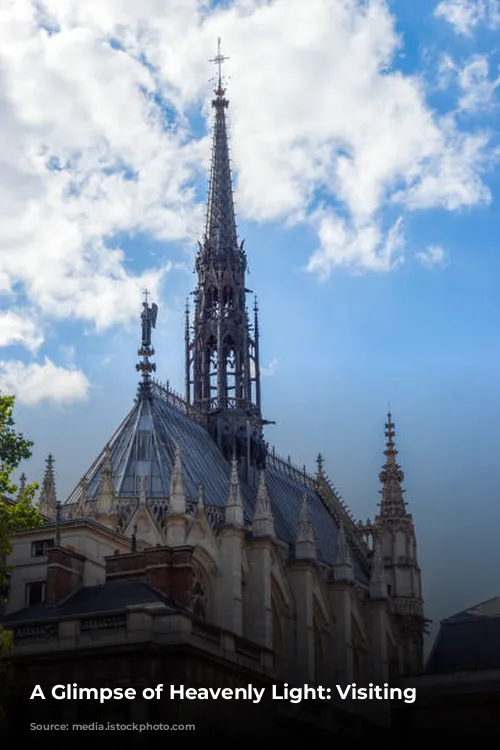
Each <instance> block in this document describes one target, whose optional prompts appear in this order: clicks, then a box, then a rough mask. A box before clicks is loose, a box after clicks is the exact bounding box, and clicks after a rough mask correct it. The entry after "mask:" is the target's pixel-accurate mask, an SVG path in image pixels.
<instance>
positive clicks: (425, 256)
mask: <svg viewBox="0 0 500 750" xmlns="http://www.w3.org/2000/svg"><path fill="white" fill-rule="evenodd" d="M415 257H416V258H417V260H418V261H419V262H420V263H421V264H422V265H423V266H424V268H428V269H431V268H444V267H445V266H446V265H448V261H447V258H446V253H445V251H444V250H443V248H442V247H440V246H439V245H430V246H429V247H427V248H426V249H425V250H424V251H423V252H421V253H416V255H415Z"/></svg>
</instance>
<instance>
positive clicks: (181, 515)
mask: <svg viewBox="0 0 500 750" xmlns="http://www.w3.org/2000/svg"><path fill="white" fill-rule="evenodd" d="M216 61H217V62H218V63H219V78H218V83H217V86H216V89H215V92H214V93H215V96H214V99H213V101H212V106H213V109H214V112H215V124H214V135H213V149H212V165H211V172H210V187H209V195H208V206H207V220H206V227H205V233H204V236H203V239H202V241H201V242H200V244H199V248H198V253H197V257H196V271H197V275H198V284H197V287H196V289H195V291H194V310H193V311H190V310H189V309H187V310H186V327H185V344H186V346H185V349H186V384H185V385H186V393H185V396H184V397H181V396H179V395H178V394H176V393H174V392H173V391H172V390H171V389H170V388H169V387H168V386H164V385H162V384H161V383H160V382H158V381H157V380H155V379H154V378H153V373H154V371H155V365H154V363H153V361H152V360H153V358H154V349H153V346H152V332H153V330H154V329H155V327H156V325H157V317H158V309H157V307H156V305H154V304H153V305H151V304H150V303H149V302H148V299H147V297H146V299H145V301H144V303H143V308H142V315H141V324H142V336H141V346H140V348H139V357H140V362H139V364H138V365H137V369H138V371H139V372H140V383H139V388H138V392H137V396H136V399H135V402H134V404H133V406H132V408H131V410H130V412H129V413H128V414H127V416H126V417H125V419H124V420H123V422H122V424H121V425H120V426H119V427H118V429H117V430H116V432H115V434H114V435H113V436H112V437H111V439H110V440H109V441H108V442H107V444H106V445H105V446H104V447H103V449H102V450H101V452H100V453H99V454H98V455H97V458H96V460H95V461H94V463H93V464H92V466H90V467H89V469H88V471H87V472H86V473H85V475H84V477H83V479H82V480H81V482H79V484H78V486H77V487H76V488H75V490H74V491H73V492H72V493H71V495H70V496H69V498H68V499H67V501H66V502H65V503H63V504H62V505H61V506H59V505H58V504H57V503H56V494H55V483H54V474H53V462H52V459H50V460H49V461H48V463H47V471H46V476H45V481H44V484H43V488H42V494H41V500H40V507H41V510H42V511H43V513H44V514H45V515H46V516H47V517H48V518H49V519H52V521H50V522H48V523H47V524H46V525H45V526H44V527H42V528H41V529H37V530H36V531H33V532H27V533H25V534H20V535H18V536H17V537H16V538H15V539H14V551H13V555H12V559H11V561H10V562H11V564H12V566H13V579H12V587H11V597H10V603H9V606H8V610H7V611H8V615H9V616H8V622H9V624H10V626H11V627H12V628H13V630H14V634H15V639H16V640H15V642H16V648H15V651H14V659H15V660H16V659H17V660H19V663H21V661H22V660H23V659H25V660H26V664H28V663H29V665H31V666H30V669H32V670H35V671H36V669H38V667H39V666H40V664H42V663H43V659H44V658H45V657H46V656H47V655H48V654H49V653H54V652H57V654H58V659H59V660H61V659H62V654H63V653H64V654H65V657H64V658H66V659H67V660H69V661H67V663H68V664H69V663H71V664H73V665H76V666H75V670H76V672H75V674H86V672H85V669H87V670H89V669H90V667H89V664H90V662H86V661H85V660H82V658H81V657H80V656H79V654H86V655H89V654H92V659H95V658H97V657H96V653H97V651H98V647H99V648H100V647H101V646H105V647H106V653H110V651H109V650H110V649H115V650H116V649H118V651H120V649H121V650H122V651H123V650H125V648H126V647H128V648H129V649H132V650H133V649H136V650H135V651H134V653H135V654H136V656H134V658H137V659H139V661H140V663H141V664H142V665H143V667H144V670H145V672H144V674H143V675H142V676H143V677H144V679H146V677H147V681H148V684H151V679H152V673H151V672H148V671H147V670H148V669H150V670H153V672H154V669H155V667H154V663H155V662H154V659H153V657H152V656H151V661H148V659H149V657H150V655H151V654H153V655H155V654H157V651H158V649H160V651H161V653H162V654H165V653H166V649H167V650H168V649H170V651H171V650H172V649H174V647H175V648H177V649H180V648H181V646H182V648H186V649H188V650H189V653H190V654H196V659H197V660H198V662H197V663H198V667H194V666H193V668H192V671H191V672H190V675H191V677H188V676H186V675H184V677H183V679H184V682H188V681H189V680H191V681H195V682H196V681H197V680H198V682H200V683H203V682H204V683H205V684H209V683H210V680H211V679H212V680H214V679H216V676H215V675H216V672H217V669H218V670H219V671H221V670H222V671H221V674H222V673H224V674H225V675H226V677H224V678H222V677H221V678H220V679H223V680H224V679H227V680H233V681H235V680H236V681H237V680H241V679H243V680H246V681H248V679H249V677H248V676H250V680H254V681H257V680H262V681H264V682H265V681H266V680H267V681H268V682H270V681H274V682H276V681H278V682H279V681H280V680H281V681H288V682H290V683H291V684H296V683H298V684H300V683H304V682H307V683H309V684H311V685H314V684H317V685H325V686H329V685H331V686H334V684H335V683H344V684H348V683H350V682H352V681H356V682H357V683H358V684H362V683H366V682H368V681H369V680H370V679H372V680H375V681H378V682H379V683H380V684H382V683H383V682H384V681H386V680H391V683H392V682H394V681H397V680H398V679H399V677H400V675H401V674H408V673H412V672H413V673H414V672H419V671H420V670H421V669H422V664H423V662H422V650H423V633H424V628H425V619H424V615H423V602H422V593H421V581H420V570H419V566H418V560H417V544H416V536H415V529H414V525H413V521H412V517H411V515H410V514H409V513H408V512H407V507H406V503H405V502H404V499H403V492H404V491H403V489H402V482H403V472H402V470H401V468H400V466H399V464H398V462H397V451H396V448H395V442H394V438H395V432H394V424H393V421H392V418H391V415H390V414H389V415H388V419H387V424H386V449H385V457H386V458H385V464H384V466H383V469H382V472H381V474H380V481H381V483H382V491H381V493H382V498H381V503H380V510H379V513H378V515H377V516H376V518H375V520H374V521H373V522H370V521H368V522H367V523H366V524H362V523H360V522H359V523H356V522H355V521H354V520H353V518H352V515H351V513H350V511H349V510H348V509H347V507H346V505H345V504H344V502H343V501H342V500H341V499H340V497H339V495H338V493H337V491H336V490H335V488H334V487H333V485H332V484H331V482H330V480H329V479H328V478H327V476H326V474H325V472H324V468H323V460H322V458H321V456H319V457H318V462H317V470H316V472H315V473H313V474H311V473H308V472H307V471H306V469H305V468H304V469H303V468H299V467H297V466H295V465H294V464H292V462H291V461H290V459H283V458H282V457H280V456H279V455H277V453H276V452H275V451H274V450H270V449H269V447H268V444H267V442H266V439H265V436H264V430H265V425H266V420H265V419H264V417H263V415H262V413H261V385H260V365H259V320H258V309H257V304H256V302H253V304H252V305H251V307H252V314H250V312H249V305H248V304H247V298H248V295H249V290H248V289H247V288H246V280H245V272H246V267H247V259H246V253H245V250H244V247H243V242H241V241H240V240H239V239H238V235H237V230H236V222H235V214H234V206H233V191H232V182H231V169H230V161H229V151H228V139H227V127H226V110H227V107H228V100H227V99H226V96H225V90H224V87H223V84H222V78H221V74H220V62H221V61H222V58H221V56H220V54H219V55H218V57H217V58H216ZM191 313H192V319H191ZM56 516H57V517H56ZM26 597H27V598H26ZM26 604H29V605H30V606H28V607H25V605H26ZM141 649H142V651H141ZM155 649H156V650H155ZM118 651H117V653H118ZM102 653H104V652H102ZM137 654H139V656H138V655H137ZM103 658H104V657H102V658H101V657H100V659H101V661H100V664H101V667H102V670H104V672H103V674H104V673H106V675H107V677H106V679H108V681H109V680H110V679H111V678H113V679H114V678H115V677H113V674H114V673H113V672H112V668H111V667H109V669H111V672H109V673H107V672H106V669H107V668H108V667H105V666H104V661H103ZM155 658H156V656H155ZM162 658H163V657H162ZM193 658H194V657H193ZM37 659H38V660H39V664H38V666H37V664H36V660H37ZM108 661H109V659H108ZM215 661H216V662H217V665H218V667H217V669H216V670H215V672H214V669H215V667H214V666H213V664H214V662H215ZM58 663H59V664H60V663H62V662H61V661H59V662H58ZM131 663H132V662H131ZM134 663H135V662H134ZM138 663H139V662H138ZM193 663H194V662H193ZM208 663H210V664H212V666H211V667H210V668H209V667H206V665H207V664H208ZM186 664H187V662H186ZM146 665H149V666H148V667H146ZM108 666H109V665H108ZM115 666H116V665H115ZM205 667H206V669H205ZM40 668H41V667H40ZM58 668H59V667H58ZM60 668H61V669H62V667H60ZM179 668H180V667H179ZM162 669H163V667H162V668H160V667H158V670H159V672H158V675H160V673H161V670H162ZM186 669H187V667H186ZM210 669H211V670H212V672H210ZM78 670H80V672H78ZM197 670H198V671H197ZM204 670H205V671H204ZM207 670H208V671H207ZM140 671H141V670H140V669H139V672H140ZM146 672H147V675H146ZM93 674H94V676H95V674H96V671H95V670H94V673H93ZM141 674H142V673H141ZM162 674H163V673H162ZM210 674H212V677H210ZM238 674H239V677H238ZM91 676H92V673H91V671H90V672H89V674H88V675H87V678H86V679H87V680H89V679H90V678H91ZM30 679H31V683H33V679H34V675H33V674H31V676H30ZM68 679H69V678H68ZM71 679H77V677H74V676H72V677H71ZM78 679H79V680H80V681H81V680H82V679H83V678H82V677H81V676H80V677H78ZM96 679H97V678H96ZM99 679H101V677H99ZM102 679H104V678H102ZM138 679H139V677H138ZM140 679H142V677H141V678H140ZM140 679H139V681H140ZM217 679H219V678H217ZM158 681H161V680H158ZM355 709H356V706H354V707H353V706H350V707H348V706H347V703H346V702H344V703H343V704H342V705H341V706H340V707H339V706H337V708H336V709H335V710H336V711H337V712H340V713H337V714H336V716H337V719H336V721H337V722H340V719H339V718H338V717H339V716H340V714H341V713H342V714H343V715H344V716H346V717H347V716H349V715H350V714H351V713H352V712H353V711H355ZM385 718H387V717H385ZM340 723H341V722H340ZM338 726H340V724H338ZM349 726H351V725H349Z"/></svg>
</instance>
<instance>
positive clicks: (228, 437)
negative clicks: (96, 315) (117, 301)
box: [185, 40, 267, 486]
mask: <svg viewBox="0 0 500 750" xmlns="http://www.w3.org/2000/svg"><path fill="white" fill-rule="evenodd" d="M225 59H226V58H225V57H224V56H223V55H222V54H221V50H220V40H219V46H218V52H217V56H216V57H215V58H214V60H213V61H212V62H215V63H216V64H217V66H218V77H217V83H216V87H215V91H214V94H215V96H214V97H213V99H212V108H213V109H214V128H213V142H212V161H211V167H210V178H209V190H208V203H207V219H206V226H205V232H204V235H203V238H202V241H201V242H200V243H199V250H198V254H197V257H196V272H197V276H198V285H197V288H196V290H195V291H194V300H195V304H194V311H193V317H192V321H193V322H192V326H191V323H190V318H189V313H187V314H186V325H185V356H186V373H185V384H186V401H187V403H188V404H192V405H193V406H194V407H195V408H196V409H198V410H200V411H203V412H205V413H207V414H208V428H209V432H210V434H211V435H212V437H213V438H214V440H216V442H217V444H218V446H219V448H220V450H221V451H222V453H223V455H224V456H225V458H226V460H227V461H231V460H232V458H233V456H236V458H237V459H238V463H239V465H240V469H241V475H242V479H244V480H245V481H247V482H250V483H251V484H253V485H254V486H255V485H256V481H257V479H258V472H259V471H260V470H261V469H263V468H264V465H265V454H266V448H267V445H266V443H265V441H264V437H263V424H264V422H263V420H262V415H261V392H260V366H259V323H258V314H257V309H256V308H255V309H254V316H253V324H252V323H251V321H250V314H249V310H248V307H247V303H246V295H247V294H248V293H249V292H250V290H249V289H247V287H246V278H245V277H246V269H247V260H246V254H245V251H244V249H243V242H239V240H238V236H237V231H236V219H235V214H234V201H233V186H232V178H231V164H230V159H229V146H228V135H227V124H226V110H227V108H228V106H229V102H228V100H227V99H226V96H225V95H226V91H225V88H224V85H223V79H222V63H223V61H224V60H225Z"/></svg>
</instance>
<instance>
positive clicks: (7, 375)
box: [0, 358, 90, 406]
mask: <svg viewBox="0 0 500 750" xmlns="http://www.w3.org/2000/svg"><path fill="white" fill-rule="evenodd" d="M89 388H90V383H89V381H88V380H87V378H86V377H85V375H84V374H83V373H82V372H81V371H80V370H77V369H73V368H71V369H66V368H64V367H58V366H57V365H55V364H54V363H53V362H51V361H50V360H49V359H47V358H45V360H44V362H43V364H38V363H35V362H33V363H30V364H25V363H24V362H20V361H12V360H11V361H8V362H0V391H1V392H2V393H8V394H14V395H15V396H16V398H17V400H18V401H19V403H21V404H25V405H27V406H34V405H35V404H39V403H41V402H43V401H50V402H52V403H54V404H57V405H66V404H70V403H73V402H76V401H83V400H85V399H86V398H87V395H88V391H89Z"/></svg>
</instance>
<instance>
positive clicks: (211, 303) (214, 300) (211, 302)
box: [206, 286, 219, 316]
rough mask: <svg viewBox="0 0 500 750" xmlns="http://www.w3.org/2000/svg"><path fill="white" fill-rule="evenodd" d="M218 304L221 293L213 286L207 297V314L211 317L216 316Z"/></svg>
mask: <svg viewBox="0 0 500 750" xmlns="http://www.w3.org/2000/svg"><path fill="white" fill-rule="evenodd" d="M218 302H219V293H218V291H217V287H215V286H211V287H210V288H209V289H208V290H207V297H206V306H207V312H208V314H209V315H210V316H212V315H214V313H215V311H216V309H217V304H218Z"/></svg>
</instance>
